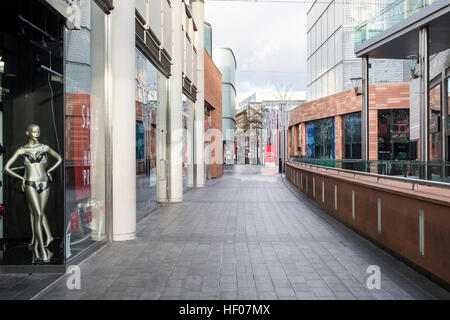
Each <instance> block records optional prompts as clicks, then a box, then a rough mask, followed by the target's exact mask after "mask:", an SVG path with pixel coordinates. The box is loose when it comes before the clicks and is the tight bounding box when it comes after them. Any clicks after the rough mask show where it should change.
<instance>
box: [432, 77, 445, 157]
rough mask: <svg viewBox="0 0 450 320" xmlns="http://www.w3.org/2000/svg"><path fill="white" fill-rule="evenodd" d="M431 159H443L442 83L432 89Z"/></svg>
mask: <svg viewBox="0 0 450 320" xmlns="http://www.w3.org/2000/svg"><path fill="white" fill-rule="evenodd" d="M429 133H430V135H429V144H430V160H431V161H433V160H442V159H441V84H440V83H439V84H438V85H436V86H435V87H433V88H431V90H430V123H429Z"/></svg>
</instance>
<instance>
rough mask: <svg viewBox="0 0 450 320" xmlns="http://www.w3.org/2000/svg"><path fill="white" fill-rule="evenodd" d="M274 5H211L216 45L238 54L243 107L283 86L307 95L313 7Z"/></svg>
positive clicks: (209, 17) (209, 15) (305, 4)
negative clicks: (308, 31)
mask: <svg viewBox="0 0 450 320" xmlns="http://www.w3.org/2000/svg"><path fill="white" fill-rule="evenodd" d="M263 1H264V0H263ZM266 1H267V0H266ZM269 1H273V2H265V3H264V2H244V1H212V0H206V1H205V21H207V22H209V23H210V24H211V25H212V28H213V31H212V32H213V33H212V38H213V46H220V47H228V48H231V49H232V50H233V52H234V54H235V56H236V60H237V71H236V91H237V98H236V100H237V101H236V102H237V103H239V102H240V101H241V100H243V99H245V98H246V97H248V96H249V95H251V94H252V93H255V92H261V91H264V92H267V91H274V92H277V88H280V87H283V88H286V87H288V88H290V91H306V12H307V10H308V9H309V8H310V6H311V3H310V2H308V1H304V2H295V3H286V1H283V0H281V1H280V2H278V3H277V2H276V1H279V0H269ZM274 98H275V97H274Z"/></svg>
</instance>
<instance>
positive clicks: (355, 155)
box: [344, 112, 361, 159]
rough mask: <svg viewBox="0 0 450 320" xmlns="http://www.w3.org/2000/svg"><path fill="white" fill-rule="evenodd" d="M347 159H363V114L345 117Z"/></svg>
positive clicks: (356, 113)
mask: <svg viewBox="0 0 450 320" xmlns="http://www.w3.org/2000/svg"><path fill="white" fill-rule="evenodd" d="M344 130H345V133H344V145H345V159H361V112H355V113H351V114H346V115H345V116H344Z"/></svg>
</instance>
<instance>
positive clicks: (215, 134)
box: [204, 49, 223, 178]
mask: <svg viewBox="0 0 450 320" xmlns="http://www.w3.org/2000/svg"><path fill="white" fill-rule="evenodd" d="M204 50H205V130H206V129H207V127H206V126H207V125H208V134H206V132H205V149H208V146H210V148H209V152H208V154H205V157H206V158H208V157H210V158H208V159H207V160H210V161H207V163H206V171H207V177H210V178H217V177H220V176H221V175H222V163H223V146H222V74H221V73H220V71H219V69H218V68H217V66H216V65H215V64H214V61H213V60H212V59H211V57H210V56H209V53H208V51H207V50H206V49H204ZM206 140H208V141H206Z"/></svg>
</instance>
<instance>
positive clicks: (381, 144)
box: [378, 109, 415, 160]
mask: <svg viewBox="0 0 450 320" xmlns="http://www.w3.org/2000/svg"><path fill="white" fill-rule="evenodd" d="M405 159H415V148H410V141H409V110H408V109H396V110H378V160H405Z"/></svg>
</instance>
